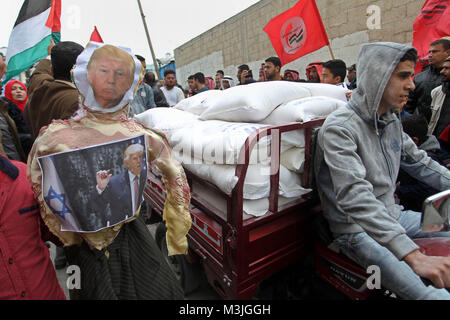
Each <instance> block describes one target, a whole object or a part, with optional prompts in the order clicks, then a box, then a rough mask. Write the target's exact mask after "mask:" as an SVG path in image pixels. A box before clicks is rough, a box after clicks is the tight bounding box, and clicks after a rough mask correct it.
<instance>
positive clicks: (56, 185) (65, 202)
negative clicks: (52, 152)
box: [39, 156, 79, 231]
mask: <svg viewBox="0 0 450 320" xmlns="http://www.w3.org/2000/svg"><path fill="white" fill-rule="evenodd" d="M39 165H40V166H41V171H42V173H43V174H42V177H45V179H44V178H43V179H42V197H43V199H44V201H45V203H46V204H47V206H48V207H49V208H50V210H51V211H52V212H53V213H54V214H55V216H56V217H57V219H58V221H59V223H60V224H61V231H76V230H78V229H79V226H78V223H77V221H76V220H75V218H74V216H73V215H72V212H73V211H72V207H71V205H70V203H69V199H68V197H67V194H66V192H65V190H64V187H63V185H62V183H61V181H60V179H59V176H58V173H57V171H56V168H55V164H54V159H53V156H47V157H41V158H39Z"/></svg>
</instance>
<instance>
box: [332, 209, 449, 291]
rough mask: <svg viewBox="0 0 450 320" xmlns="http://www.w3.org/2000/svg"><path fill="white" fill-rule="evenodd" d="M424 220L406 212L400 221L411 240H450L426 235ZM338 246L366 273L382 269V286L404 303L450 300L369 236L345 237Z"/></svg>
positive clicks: (337, 242)
mask: <svg viewBox="0 0 450 320" xmlns="http://www.w3.org/2000/svg"><path fill="white" fill-rule="evenodd" d="M420 216H421V214H420V213H419V212H414V211H403V212H402V213H401V215H400V217H399V219H398V222H399V223H400V224H401V225H402V226H403V228H405V230H406V234H407V235H408V236H409V237H410V238H412V239H415V238H432V237H450V232H430V233H426V232H422V230H421V229H420ZM334 243H335V244H337V245H338V247H339V249H340V251H341V252H342V253H344V254H345V255H346V256H348V257H349V258H350V259H352V260H353V261H355V262H356V263H357V264H359V265H360V266H362V267H363V268H364V269H367V267H368V266H370V265H376V266H378V267H380V271H381V284H382V286H383V287H384V288H386V289H389V290H390V291H392V292H394V293H395V294H396V295H397V296H399V297H401V298H402V299H408V300H450V293H449V292H448V291H447V290H446V289H437V288H435V287H433V286H426V285H425V284H424V283H423V282H422V280H421V279H420V277H419V276H418V275H417V274H416V273H415V272H414V271H413V270H412V269H411V268H410V266H409V265H408V264H406V263H405V262H403V261H399V260H398V259H397V257H395V256H394V255H393V254H392V253H391V252H390V251H389V250H388V249H387V248H385V247H383V246H382V245H380V244H379V243H378V242H376V241H375V240H373V239H372V238H371V237H370V236H369V235H368V234H367V233H365V232H360V233H353V234H342V235H340V236H338V237H337V238H336V239H335V240H334Z"/></svg>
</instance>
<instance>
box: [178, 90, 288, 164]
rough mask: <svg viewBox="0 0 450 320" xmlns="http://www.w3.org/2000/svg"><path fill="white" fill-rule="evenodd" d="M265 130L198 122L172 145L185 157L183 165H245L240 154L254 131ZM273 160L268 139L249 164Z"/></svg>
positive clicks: (254, 125)
mask: <svg viewBox="0 0 450 320" xmlns="http://www.w3.org/2000/svg"><path fill="white" fill-rule="evenodd" d="M227 90H228V89H227ZM264 127H267V125H265V124H257V123H236V122H226V121H220V120H211V121H198V122H196V123H195V126H192V127H187V128H181V129H178V130H176V132H174V133H173V134H172V135H171V137H170V139H169V142H170V144H171V146H172V149H173V150H174V151H175V152H177V153H178V154H180V155H181V156H182V159H183V160H182V161H181V162H183V163H191V164H192V163H196V164H198V163H208V164H237V163H238V162H239V163H244V162H245V161H244V159H242V161H239V154H240V151H241V148H242V146H243V145H244V144H245V140H246V139H247V138H248V136H249V135H250V134H251V133H252V132H253V131H255V130H258V129H261V128H264ZM284 149H286V148H283V150H284ZM269 157H270V136H269V137H267V136H266V137H263V138H261V139H260V140H259V142H258V143H257V144H256V145H255V147H254V148H253V151H252V153H251V155H250V161H249V163H250V164H256V163H260V162H267V161H268V160H269Z"/></svg>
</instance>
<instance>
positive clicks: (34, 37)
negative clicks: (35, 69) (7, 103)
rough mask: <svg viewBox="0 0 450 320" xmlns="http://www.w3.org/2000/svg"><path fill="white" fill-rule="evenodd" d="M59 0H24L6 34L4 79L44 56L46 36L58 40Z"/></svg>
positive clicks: (48, 40)
mask: <svg viewBox="0 0 450 320" xmlns="http://www.w3.org/2000/svg"><path fill="white" fill-rule="evenodd" d="M60 32H61V0H25V1H24V3H23V5H22V8H21V9H20V12H19V16H18V17H17V20H16V23H15V24H14V28H13V30H12V32H11V35H10V37H9V43H8V51H7V52H6V64H7V65H8V68H7V70H6V75H5V81H4V82H6V81H8V80H9V79H11V78H12V77H14V76H16V75H18V74H20V73H21V72H23V71H25V70H27V69H28V68H29V67H31V66H32V65H33V63H35V62H36V61H39V60H40V59H42V58H45V57H46V56H47V54H48V53H47V47H48V45H49V44H50V39H51V38H53V40H54V41H55V43H58V42H59V41H60V39H61V34H60Z"/></svg>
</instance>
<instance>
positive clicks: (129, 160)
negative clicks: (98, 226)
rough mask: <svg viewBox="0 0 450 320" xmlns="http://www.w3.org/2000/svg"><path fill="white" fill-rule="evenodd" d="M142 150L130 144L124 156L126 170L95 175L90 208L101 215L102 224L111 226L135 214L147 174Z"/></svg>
mask: <svg viewBox="0 0 450 320" xmlns="http://www.w3.org/2000/svg"><path fill="white" fill-rule="evenodd" d="M143 153H144V147H143V146H142V145H141V144H132V145H130V146H129V147H128V148H127V149H126V150H125V153H124V160H123V164H124V166H125V168H126V169H127V170H125V171H124V172H123V173H121V174H118V175H112V174H111V173H110V170H100V171H98V172H97V174H96V181H97V185H96V190H95V191H94V195H95V196H94V197H93V199H92V200H93V201H92V202H93V205H94V209H95V212H96V213H97V214H98V215H101V219H100V220H101V221H103V223H104V224H103V223H102V225H103V226H104V227H110V226H113V225H115V224H118V223H120V222H122V221H124V220H126V219H128V218H130V217H132V216H133V215H134V213H135V212H136V211H137V210H138V209H139V206H140V204H141V202H142V200H143V197H142V193H143V191H144V186H145V179H146V177H147V172H146V171H145V170H143V161H142V157H143Z"/></svg>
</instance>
